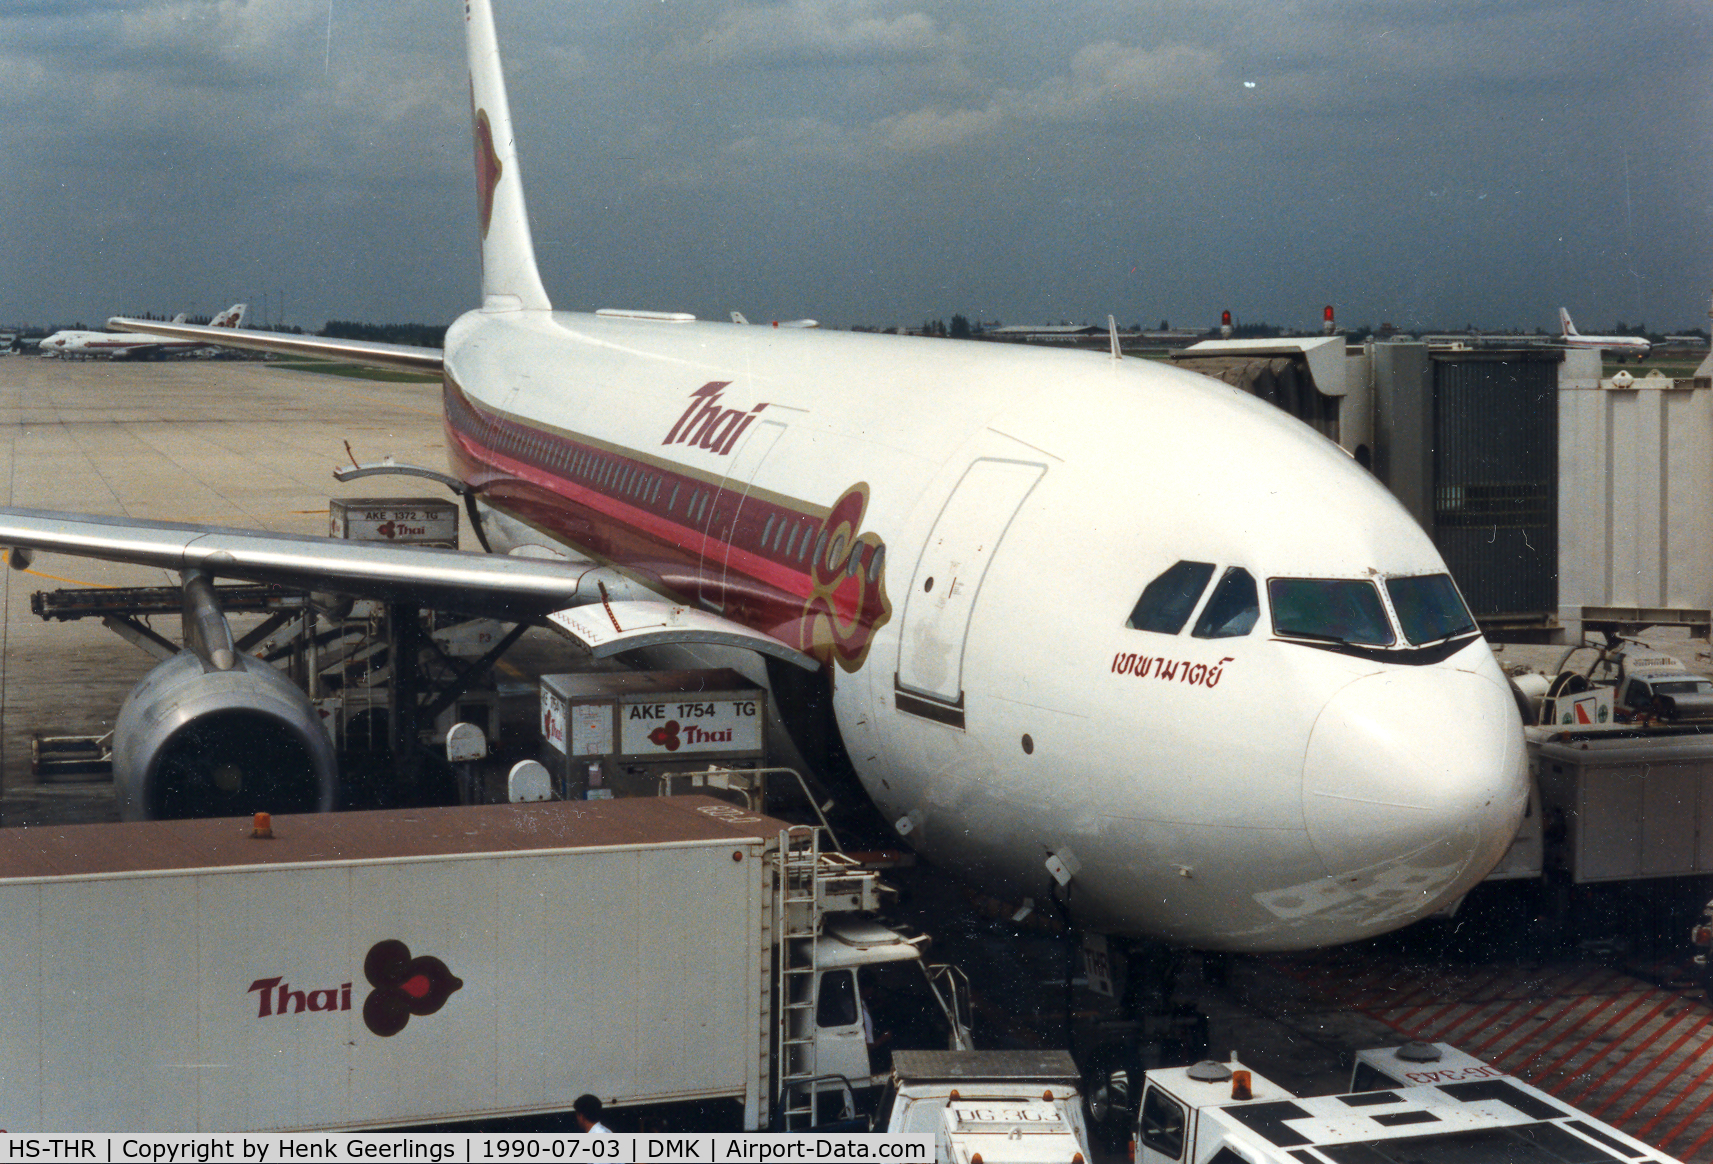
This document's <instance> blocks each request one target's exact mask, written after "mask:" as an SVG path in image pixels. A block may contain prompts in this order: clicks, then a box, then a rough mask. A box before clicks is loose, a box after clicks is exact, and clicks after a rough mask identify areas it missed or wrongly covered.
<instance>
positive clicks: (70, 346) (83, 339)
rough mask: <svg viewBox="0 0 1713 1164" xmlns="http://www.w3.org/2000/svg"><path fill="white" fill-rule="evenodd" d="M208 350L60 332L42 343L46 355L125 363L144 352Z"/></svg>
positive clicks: (138, 336) (126, 336)
mask: <svg viewBox="0 0 1713 1164" xmlns="http://www.w3.org/2000/svg"><path fill="white" fill-rule="evenodd" d="M207 346H208V345H207V344H204V343H172V342H170V341H166V340H162V339H161V338H160V337H159V336H152V335H143V334H142V333H140V332H113V331H56V332H54V334H52V335H50V336H49V337H48V338H47V339H45V340H43V341H42V342H41V346H40V350H41V351H42V352H43V353H47V352H55V353H59V354H62V355H77V356H111V357H115V358H119V359H123V358H125V357H126V356H131V355H136V354H139V353H143V352H146V353H148V354H149V355H155V354H157V353H166V352H189V351H195V350H196V349H197V348H203V347H207Z"/></svg>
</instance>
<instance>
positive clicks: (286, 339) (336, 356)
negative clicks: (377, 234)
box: [107, 315, 442, 375]
mask: <svg viewBox="0 0 1713 1164" xmlns="http://www.w3.org/2000/svg"><path fill="white" fill-rule="evenodd" d="M107 326H108V327H112V328H120V329H122V330H124V331H132V332H141V333H142V334H144V335H158V336H161V337H162V338H164V339H174V340H193V341H197V342H200V343H206V344H208V345H209V346H210V347H222V348H241V349H243V350H245V351H252V352H274V353H277V354H279V355H282V356H312V357H315V358H317V359H325V360H344V361H347V362H349V363H353V364H362V365H364V366H365V367H371V368H393V369H397V370H401V371H407V372H427V373H429V374H431V375H439V374H440V370H441V366H442V361H441V350H440V349H439V348H418V347H411V346H410V345H409V344H383V343H373V342H370V341H368V340H352V339H334V338H331V337H329V336H320V335H289V334H287V333H285V332H278V331H248V330H245V329H242V328H236V327H204V326H199V325H196V324H189V323H162V322H161V321H160V320H156V319H127V318H126V317H124V316H121V315H115V316H114V317H113V318H112V319H109V320H108V321H107Z"/></svg>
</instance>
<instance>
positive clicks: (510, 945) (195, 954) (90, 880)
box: [0, 796, 967, 1132]
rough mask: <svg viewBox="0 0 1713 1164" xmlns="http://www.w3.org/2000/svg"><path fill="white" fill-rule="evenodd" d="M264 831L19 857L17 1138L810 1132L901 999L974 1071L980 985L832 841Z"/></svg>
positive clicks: (857, 1079) (592, 816)
mask: <svg viewBox="0 0 1713 1164" xmlns="http://www.w3.org/2000/svg"><path fill="white" fill-rule="evenodd" d="M259 831H262V830H261V829H260V827H259V825H258V826H257V827H255V828H253V827H252V824H251V822H250V821H249V820H248V819H242V820H241V819H235V818H218V819H202V820H180V821H147V822H137V823H129V824H104V825H81V826H72V827H64V828H36V829H5V830H0V934H4V936H5V940H4V941H0V1127H6V1128H10V1129H13V1130H16V1131H32V1132H33V1131H89V1130H92V1129H103V1130H106V1129H111V1130H124V1131H138V1132H143V1131H173V1132H189V1131H273V1130H298V1129H333V1128H341V1129H357V1128H381V1127H393V1126H411V1125H421V1124H429V1123H434V1124H438V1123H449V1122H457V1121H473V1120H487V1121H492V1120H495V1119H500V1118H506V1117H514V1116H529V1115H541V1114H546V1113H554V1112H563V1111H566V1110H568V1109H569V1107H570V1105H571V1103H572V1101H573V1100H574V1099H575V1098H576V1097H577V1096H578V1095H581V1094H583V1093H585V1092H588V1093H592V1094H595V1095H597V1096H599V1097H600V1098H601V1099H602V1100H603V1101H604V1102H605V1103H606V1104H608V1105H609V1106H610V1107H612V1108H613V1109H615V1121H616V1122H615V1126H618V1127H624V1126H625V1124H626V1122H627V1120H628V1121H632V1122H633V1126H634V1120H636V1119H638V1118H640V1117H641V1115H642V1112H641V1111H640V1110H633V1111H632V1112H631V1113H629V1114H628V1115H627V1112H626V1109H648V1111H649V1112H650V1113H653V1114H652V1115H651V1118H655V1116H658V1118H660V1119H663V1120H674V1121H676V1125H677V1126H684V1127H693V1128H697V1129H707V1130H714V1129H718V1128H721V1127H729V1128H734V1129H735V1128H742V1129H757V1128H766V1127H768V1126H770V1125H773V1126H784V1127H788V1128H794V1129H801V1128H804V1127H807V1126H810V1125H812V1124H813V1123H814V1121H815V1117H816V1112H815V1111H814V1104H813V1103H812V1102H811V1100H812V1099H813V1097H814V1095H815V1093H816V1092H817V1091H818V1090H820V1089H822V1088H830V1087H835V1086H836V1087H838V1088H840V1089H842V1090H844V1091H845V1092H846V1093H851V1092H857V1093H860V1092H861V1091H862V1090H863V1088H864V1087H865V1086H869V1085H872V1084H875V1083H877V1082H879V1081H877V1080H875V1079H873V1078H872V1077H871V1075H870V1064H869V1061H868V1050H867V1047H866V1046H865V1045H864V1039H863V1022H862V1011H861V1009H860V1008H861V1007H862V1005H863V1004H862V999H861V992H860V988H859V982H858V979H857V975H858V974H859V973H861V972H867V971H870V970H892V971H905V972H908V973H909V974H911V975H913V976H914V979H915V982H916V984H917V986H918V987H919V989H920V995H921V999H925V1000H926V1001H920V1002H919V1005H918V1012H927V1011H932V1012H933V1015H929V1014H927V1013H917V1014H914V1015H913V1016H911V1017H913V1018H916V1019H919V1020H921V1022H923V1023H926V1020H927V1019H928V1018H930V1017H934V1016H938V1017H940V1018H943V1019H944V1020H945V1021H946V1022H947V1023H948V1025H949V1026H953V1027H955V1029H954V1030H953V1031H951V1032H949V1033H948V1032H947V1031H944V1030H942V1031H938V1032H934V1035H933V1036H932V1037H937V1038H938V1039H939V1040H940V1041H939V1042H938V1045H939V1046H946V1045H947V1040H948V1039H949V1040H951V1041H953V1042H954V1043H955V1044H956V1045H967V1035H965V1034H964V1033H963V1030H962V1020H961V1015H962V1013H963V1011H962V1007H963V1005H964V1003H963V1000H962V998H961V997H957V996H954V993H953V991H954V987H955V986H956V985H957V983H956V976H955V975H953V974H952V972H951V971H949V970H946V969H944V968H929V967H926V966H925V964H924V961H923V958H922V950H923V947H924V946H925V944H926V938H922V937H917V938H910V937H906V936H905V935H903V934H900V933H898V932H896V931H893V930H890V929H887V928H886V927H885V926H883V925H881V924H879V923H878V922H877V921H875V920H873V919H872V917H871V916H870V914H869V912H868V911H871V910H873V909H874V908H875V907H876V906H877V905H878V904H879V901H880V896H881V895H880V886H879V883H878V881H877V880H876V878H875V876H874V875H873V874H872V873H868V872H864V871H862V870H861V869H859V868H857V867H856V866H855V865H854V863H852V862H850V861H849V860H848V859H845V858H842V857H840V856H839V855H838V854H836V853H824V852H822V851H821V850H820V847H819V839H820V835H821V834H820V833H819V831H818V830H815V829H811V828H807V827H803V826H789V825H787V824H785V823H784V822H782V821H778V820H775V819H772V818H770V817H766V816H762V815H760V814H757V813H752V812H748V811H746V810H744V809H742V808H740V807H738V806H735V805H732V804H730V803H727V802H725V801H719V800H714V799H712V798H709V797H701V796H685V797H673V798H669V799H668V798H638V799H626V800H614V801H604V802H585V803H563V802H561V803H537V804H517V805H492V806H481V807H467V808H438V809H417V810H408V811H386V812H353V813H336V814H311V815H304V816H288V817H278V818H274V819H273V821H272V822H271V834H272V835H271V836H256V835H253V834H254V833H255V832H259ZM893 1001H894V1006H895V1007H899V1006H902V1002H901V1001H899V1000H893ZM822 1020H836V1021H822ZM903 1025H904V1024H902V1023H900V1024H898V1026H899V1027H900V1028H902V1026H903ZM900 1045H903V1044H902V1043H901V1044H900ZM690 1104H695V1105H698V1106H697V1107H695V1109H694V1112H695V1115H694V1117H692V1116H691V1115H690V1114H688V1113H689V1112H690V1110H691V1109H689V1108H687V1107H686V1106H685V1105H690ZM674 1105H677V1106H674ZM692 1118H693V1119H694V1120H695V1121H701V1122H690V1121H691V1120H692Z"/></svg>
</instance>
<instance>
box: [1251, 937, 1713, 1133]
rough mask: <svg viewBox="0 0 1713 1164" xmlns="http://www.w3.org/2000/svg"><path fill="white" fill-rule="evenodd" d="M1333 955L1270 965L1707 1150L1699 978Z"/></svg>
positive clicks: (1582, 1102) (1712, 1094) (1590, 1106)
mask: <svg viewBox="0 0 1713 1164" xmlns="http://www.w3.org/2000/svg"><path fill="white" fill-rule="evenodd" d="M1336 961H1337V959H1336V957H1335V956H1325V957H1323V958H1309V959H1297V958H1290V959H1285V958H1281V959H1278V960H1276V961H1275V962H1274V967H1275V969H1277V970H1279V971H1281V972H1283V973H1285V974H1288V975H1290V976H1291V977H1294V978H1297V979H1299V980H1301V981H1303V982H1304V984H1305V985H1308V986H1310V987H1311V988H1312V989H1313V990H1314V991H1315V993H1316V994H1317V995H1319V996H1321V997H1322V998H1324V999H1325V1000H1326V1001H1327V1002H1328V1003H1330V1004H1333V1005H1338V1006H1344V1007H1350V1008H1353V1009H1356V1010H1360V1011H1362V1012H1363V1013H1365V1014H1367V1015H1368V1016H1369V1017H1371V1018H1374V1019H1376V1020H1378V1021H1380V1022H1382V1023H1384V1024H1386V1025H1387V1026H1389V1027H1391V1028H1392V1029H1393V1030H1395V1031H1397V1032H1398V1033H1399V1034H1400V1035H1402V1036H1404V1037H1406V1038H1410V1039H1420V1040H1422V1041H1424V1042H1438V1043H1450V1044H1451V1045H1453V1046H1455V1047H1457V1048H1458V1049H1459V1050H1462V1051H1466V1052H1468V1053H1469V1054H1471V1055H1474V1056H1475V1057H1476V1058H1478V1059H1483V1060H1485V1061H1487V1062H1489V1063H1491V1064H1493V1065H1494V1066H1495V1067H1498V1068H1499V1069H1500V1070H1502V1071H1504V1072H1505V1073H1506V1074H1509V1075H1515V1076H1517V1077H1518V1078H1520V1079H1523V1080H1525V1081H1527V1082H1529V1083H1531V1084H1533V1085H1534V1086H1536V1087H1539V1088H1541V1089H1542V1090H1543V1091H1547V1092H1550V1093H1551V1094H1553V1095H1555V1096H1557V1097H1558V1098H1559V1099H1562V1100H1564V1101H1565V1102H1566V1103H1569V1104H1571V1105H1573V1106H1575V1107H1578V1108H1581V1109H1582V1110H1583V1111H1585V1112H1587V1113H1588V1114H1589V1115H1592V1116H1594V1117H1595V1118H1597V1119H1601V1120H1605V1121H1606V1122H1607V1123H1610V1124H1614V1125H1616V1126H1617V1127H1619V1128H1621V1129H1623V1130H1624V1131H1625V1132H1628V1133H1629V1134H1630V1135H1632V1136H1635V1137H1636V1138H1637V1139H1639V1140H1641V1141H1643V1142H1644V1143H1648V1144H1653V1145H1655V1146H1656V1147H1658V1148H1659V1149H1660V1150H1662V1151H1664V1152H1666V1153H1668V1154H1670V1155H1673V1156H1677V1157H1678V1158H1680V1159H1682V1160H1686V1161H1694V1162H1713V1009H1710V1008H1709V1006H1708V1005H1707V1003H1706V1001H1705V1000H1703V999H1702V997H1701V992H1700V991H1699V990H1692V991H1685V992H1678V991H1674V990H1671V989H1667V988H1664V987H1660V986H1656V985H1653V984H1652V983H1649V982H1646V981H1643V980H1642V979H1640V978H1637V977H1634V976H1632V975H1630V974H1626V973H1624V972H1622V971H1619V970H1616V969H1613V968H1611V967H1608V966H1602V965H1596V964H1592V963H1586V962H1562V963H1544V964H1538V965H1509V966H1471V967H1446V966H1429V965H1421V966H1415V967H1403V966H1400V965H1398V964H1396V963H1393V964H1389V965H1387V964H1379V965H1376V964H1374V963H1372V962H1368V963H1366V964H1364V965H1351V966H1348V967H1338V968H1337V969H1338V971H1339V972H1337V973H1328V971H1329V970H1333V969H1334V964H1335V963H1336ZM1345 971H1348V972H1345ZM1669 978H1670V976H1669V975H1667V976H1665V978H1664V979H1663V980H1668V981H1669Z"/></svg>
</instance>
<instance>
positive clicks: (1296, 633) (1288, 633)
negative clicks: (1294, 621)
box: [1279, 630, 1368, 647]
mask: <svg viewBox="0 0 1713 1164" xmlns="http://www.w3.org/2000/svg"><path fill="white" fill-rule="evenodd" d="M1279 634H1280V636H1282V637H1284V638H1287V639H1314V640H1315V641H1316V642H1322V643H1343V644H1344V645H1345V646H1347V647H1358V646H1367V645H1368V644H1366V643H1358V642H1355V641H1354V640H1351V639H1347V638H1345V637H1344V636H1343V635H1329V634H1326V633H1324V632H1322V631H1307V630H1281V631H1280V632H1279Z"/></svg>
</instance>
